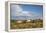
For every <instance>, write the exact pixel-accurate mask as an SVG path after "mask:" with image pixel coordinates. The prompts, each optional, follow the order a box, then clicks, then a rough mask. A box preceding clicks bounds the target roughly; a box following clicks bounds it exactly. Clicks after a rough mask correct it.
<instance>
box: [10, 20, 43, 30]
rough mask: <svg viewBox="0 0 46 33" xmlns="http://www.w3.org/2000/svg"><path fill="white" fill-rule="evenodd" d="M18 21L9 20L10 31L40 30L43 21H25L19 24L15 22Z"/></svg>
mask: <svg viewBox="0 0 46 33" xmlns="http://www.w3.org/2000/svg"><path fill="white" fill-rule="evenodd" d="M17 21H18V20H11V22H10V28H11V29H28V28H42V27H43V20H40V19H37V20H31V21H29V22H26V21H27V20H22V22H21V23H18V22H17Z"/></svg>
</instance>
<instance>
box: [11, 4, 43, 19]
mask: <svg viewBox="0 0 46 33" xmlns="http://www.w3.org/2000/svg"><path fill="white" fill-rule="evenodd" d="M16 16H17V17H16ZM18 16H19V18H18ZM25 16H29V17H28V18H27V19H37V18H41V19H42V18H43V6H42V5H31V4H21V5H11V19H16V18H17V19H23V18H24V17H25ZM25 19H26V18H25Z"/></svg>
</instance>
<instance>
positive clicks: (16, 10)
mask: <svg viewBox="0 0 46 33" xmlns="http://www.w3.org/2000/svg"><path fill="white" fill-rule="evenodd" d="M11 11H12V12H11V15H12V16H30V18H32V17H34V16H35V17H34V19H35V18H40V17H36V16H37V15H36V14H34V12H29V11H23V9H22V8H21V6H19V5H12V6H11ZM30 18H29V17H28V18H27V19H30ZM20 19H25V18H23V17H21V18H20Z"/></svg>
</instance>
